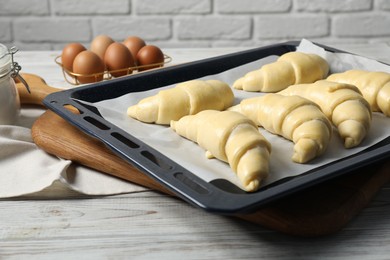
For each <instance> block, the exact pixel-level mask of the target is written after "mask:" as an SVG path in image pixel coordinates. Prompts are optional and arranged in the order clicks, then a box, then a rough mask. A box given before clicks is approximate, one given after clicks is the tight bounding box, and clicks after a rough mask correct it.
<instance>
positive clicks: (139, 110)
mask: <svg viewBox="0 0 390 260" xmlns="http://www.w3.org/2000/svg"><path fill="white" fill-rule="evenodd" d="M233 101H234V94H233V91H232V90H231V88H230V87H229V85H227V84H226V83H224V82H222V81H219V80H207V81H202V80H191V81H186V82H183V83H179V84H177V85H176V87H174V88H171V89H166V90H161V91H160V92H159V93H158V94H157V95H154V96H151V97H147V98H144V99H142V100H141V101H140V102H139V103H138V104H136V105H134V106H131V107H129V108H128V109H127V114H128V115H129V116H131V117H133V118H135V119H137V120H140V121H142V122H145V123H156V124H163V125H168V124H169V123H170V121H171V120H178V119H180V118H181V117H183V116H186V115H194V114H196V113H198V112H199V111H202V110H206V109H215V110H224V109H226V108H228V107H230V106H231V105H232V104H233Z"/></svg>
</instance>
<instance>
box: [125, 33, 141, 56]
mask: <svg viewBox="0 0 390 260" xmlns="http://www.w3.org/2000/svg"><path fill="white" fill-rule="evenodd" d="M123 44H124V45H125V46H126V47H127V49H129V51H130V52H131V55H133V58H134V60H135V59H136V58H137V53H138V51H139V50H140V49H141V48H142V47H144V46H145V45H146V43H145V41H144V40H142V39H141V38H139V37H137V36H129V37H127V38H126V40H124V41H123Z"/></svg>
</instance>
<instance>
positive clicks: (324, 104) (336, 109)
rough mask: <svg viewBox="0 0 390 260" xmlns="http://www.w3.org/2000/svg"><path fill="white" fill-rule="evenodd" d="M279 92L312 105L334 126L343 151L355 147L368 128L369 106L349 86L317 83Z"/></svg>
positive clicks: (330, 82) (292, 87)
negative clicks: (300, 97)
mask: <svg viewBox="0 0 390 260" xmlns="http://www.w3.org/2000/svg"><path fill="white" fill-rule="evenodd" d="M279 93H280V94H282V95H288V96H291V95H298V96H302V97H304V98H307V99H309V100H311V101H313V102H314V103H316V104H317V105H318V106H319V107H320V108H321V110H322V112H324V114H325V115H326V116H327V117H328V118H329V120H330V121H331V122H332V123H333V124H334V125H335V126H336V127H337V129H338V132H339V135H340V136H341V138H342V139H343V140H344V147H346V148H352V147H355V146H357V145H359V144H360V143H361V141H362V140H363V139H364V137H365V136H366V135H367V133H368V131H369V129H370V125H371V116H372V115H371V108H370V105H369V104H368V102H367V101H366V100H365V99H364V98H363V96H362V95H361V93H360V91H359V89H358V88H357V87H355V86H353V85H350V84H344V83H337V82H332V81H327V80H319V81H317V82H315V83H312V84H299V85H292V86H290V87H288V88H286V89H285V90H282V91H280V92H279Z"/></svg>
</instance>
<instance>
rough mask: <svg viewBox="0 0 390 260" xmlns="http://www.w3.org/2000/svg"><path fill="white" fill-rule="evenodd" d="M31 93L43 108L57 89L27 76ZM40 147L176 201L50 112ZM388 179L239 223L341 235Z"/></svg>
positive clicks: (372, 172)
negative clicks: (47, 98) (45, 100)
mask: <svg viewBox="0 0 390 260" xmlns="http://www.w3.org/2000/svg"><path fill="white" fill-rule="evenodd" d="M23 77H24V78H25V79H26V80H27V82H28V83H29V85H30V87H31V92H32V93H31V94H28V93H27V92H26V90H25V88H24V86H23V85H21V83H17V87H18V91H19V94H20V98H21V102H22V104H42V103H41V101H42V99H43V98H44V97H45V96H46V95H47V94H49V93H52V92H54V91H58V89H55V88H52V87H49V86H47V85H46V83H45V82H44V80H43V79H41V78H39V77H38V76H36V75H32V74H23ZM32 137H33V140H34V142H35V143H36V144H37V145H38V147H40V148H42V149H43V150H45V151H46V152H48V153H50V154H53V155H56V156H58V157H61V158H64V159H69V160H72V161H73V162H75V163H79V164H82V165H85V166H88V167H91V168H93V169H96V170H98V171H102V172H104V173H107V174H109V175H112V176H116V177H119V178H122V179H125V180H128V181H130V182H133V183H137V184H140V185H143V186H145V187H148V188H151V189H154V190H157V191H160V192H163V193H166V194H170V195H172V193H171V192H170V191H168V190H167V189H165V188H164V187H163V186H161V185H160V184H159V183H157V182H156V181H154V180H152V179H151V178H149V177H148V176H146V175H144V174H143V173H141V172H139V171H138V170H137V169H135V168H134V167H132V166H131V165H129V164H128V163H127V162H125V161H124V160H122V159H120V158H119V157H117V156H116V155H115V154H113V153H112V152H111V151H110V150H109V149H108V148H107V147H105V146H104V145H103V144H102V143H101V142H100V141H98V140H96V139H94V138H92V137H90V136H88V135H86V134H85V133H83V132H81V131H80V130H78V129H77V128H75V127H74V126H72V125H71V124H69V123H68V122H66V121H65V120H64V119H62V118H61V117H59V116H58V115H56V114H55V113H54V112H52V111H46V112H45V113H44V114H43V115H42V116H41V117H40V118H38V119H37V120H36V122H35V123H34V125H33V127H32ZM389 179H390V162H384V163H381V164H378V165H371V166H370V167H367V168H364V169H360V170H359V171H356V172H353V173H351V174H348V175H346V176H343V177H340V178H337V179H334V180H331V181H328V182H326V183H323V184H321V185H317V186H315V187H313V188H309V189H307V190H304V191H302V192H298V193H295V194H293V195H291V196H288V197H286V198H283V199H280V200H278V201H276V202H274V203H272V204H270V205H268V206H267V207H265V208H262V209H260V210H258V211H257V212H255V213H253V214H248V215H237V217H238V218H240V219H244V220H246V221H250V222H252V223H254V224H259V225H262V226H264V227H267V228H270V229H273V230H277V231H280V232H283V233H286V234H290V235H297V236H321V235H327V234H331V233H334V232H336V231H338V230H340V229H342V228H343V227H344V226H345V225H347V224H348V222H349V221H350V220H351V219H352V218H353V217H354V216H356V215H357V214H358V213H359V212H360V211H361V210H362V209H363V208H365V207H366V206H367V205H368V203H369V202H370V201H371V199H372V198H373V197H374V195H375V194H376V193H377V191H379V190H380V188H381V187H382V186H383V185H384V184H386V183H387V182H388V181H389Z"/></svg>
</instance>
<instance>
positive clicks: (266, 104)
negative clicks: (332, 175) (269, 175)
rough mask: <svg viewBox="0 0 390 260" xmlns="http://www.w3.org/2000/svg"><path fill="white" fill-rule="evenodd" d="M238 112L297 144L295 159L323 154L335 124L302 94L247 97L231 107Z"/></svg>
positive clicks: (303, 159)
mask: <svg viewBox="0 0 390 260" xmlns="http://www.w3.org/2000/svg"><path fill="white" fill-rule="evenodd" d="M228 110H230V111H237V112H240V113H242V114H244V115H245V116H247V117H249V119H251V120H253V122H255V123H256V124H257V125H258V126H262V127H264V128H265V129H266V130H267V131H269V132H271V133H273V134H277V135H281V136H283V137H284V138H286V139H288V140H291V141H293V142H294V143H295V145H294V154H293V156H292V160H293V161H294V162H297V163H306V162H308V161H310V160H311V159H313V158H315V157H317V156H319V155H321V154H322V153H324V151H325V150H326V148H327V147H328V144H329V141H330V138H331V135H332V125H331V123H330V122H329V120H328V118H327V117H326V116H325V115H324V113H322V111H321V109H320V108H319V107H318V106H317V105H316V104H315V103H313V102H311V101H309V100H308V99H305V98H303V97H300V96H282V95H279V94H267V95H264V96H259V97H254V98H248V99H244V100H242V101H241V103H240V104H239V105H236V106H233V107H231V108H229V109H228Z"/></svg>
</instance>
